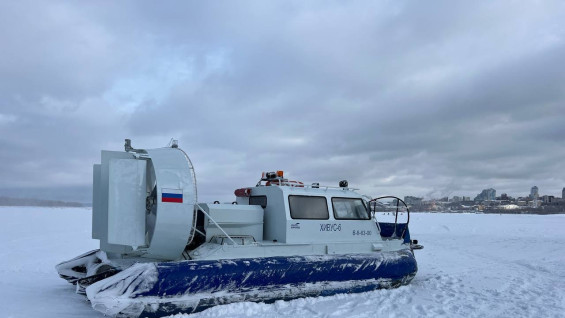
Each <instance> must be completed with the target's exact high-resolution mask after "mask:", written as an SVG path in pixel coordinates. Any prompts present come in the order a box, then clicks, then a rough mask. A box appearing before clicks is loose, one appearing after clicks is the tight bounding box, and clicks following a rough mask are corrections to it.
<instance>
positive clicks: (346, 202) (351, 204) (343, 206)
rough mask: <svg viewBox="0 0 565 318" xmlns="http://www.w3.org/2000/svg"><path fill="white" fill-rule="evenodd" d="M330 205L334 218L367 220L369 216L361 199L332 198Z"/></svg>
mask: <svg viewBox="0 0 565 318" xmlns="http://www.w3.org/2000/svg"><path fill="white" fill-rule="evenodd" d="M332 205H333V209H334V218H335V219H336V220H337V219H340V220H369V219H370V218H371V217H370V215H369V211H367V207H366V206H365V203H363V200H361V199H355V198H332Z"/></svg>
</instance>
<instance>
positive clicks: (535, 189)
mask: <svg viewBox="0 0 565 318" xmlns="http://www.w3.org/2000/svg"><path fill="white" fill-rule="evenodd" d="M530 199H532V200H537V199H539V189H538V187H537V186H533V187H532V189H531V190H530Z"/></svg>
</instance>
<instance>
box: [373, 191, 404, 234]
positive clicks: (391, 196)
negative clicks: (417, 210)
mask: <svg viewBox="0 0 565 318" xmlns="http://www.w3.org/2000/svg"><path fill="white" fill-rule="evenodd" d="M381 199H396V213H395V215H394V232H393V233H392V234H393V235H396V226H397V224H398V205H399V202H402V204H404V206H405V207H406V213H407V219H406V226H405V227H404V230H403V231H402V234H401V235H400V238H404V235H405V234H406V231H407V230H408V223H410V209H409V208H408V205H407V204H406V202H404V200H402V199H400V198H399V197H395V196H393V195H385V196H382V197H378V198H374V199H372V200H371V201H369V204H370V202H373V201H374V202H376V201H378V200H381ZM369 208H371V206H370V205H369Z"/></svg>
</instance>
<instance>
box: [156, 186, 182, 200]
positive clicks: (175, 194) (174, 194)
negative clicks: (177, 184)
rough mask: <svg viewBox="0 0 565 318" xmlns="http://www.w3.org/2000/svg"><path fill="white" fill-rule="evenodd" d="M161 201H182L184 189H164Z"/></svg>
mask: <svg viewBox="0 0 565 318" xmlns="http://www.w3.org/2000/svg"><path fill="white" fill-rule="evenodd" d="M161 202H173V203H182V189H163V191H162V193H161Z"/></svg>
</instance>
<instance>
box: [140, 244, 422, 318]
mask: <svg viewBox="0 0 565 318" xmlns="http://www.w3.org/2000/svg"><path fill="white" fill-rule="evenodd" d="M156 268H157V272H158V279H157V282H156V283H155V284H154V285H153V286H152V287H150V288H149V289H145V291H144V292H141V293H136V296H135V299H140V300H141V301H142V302H143V303H144V304H145V310H144V311H143V313H142V314H141V316H142V317H159V316H163V315H171V314H176V313H180V312H185V313H186V312H188V313H190V312H198V311H201V310H204V309H206V308H209V307H212V306H216V305H220V304H227V303H231V302H236V301H253V302H267V303H269V302H274V301H276V300H279V299H283V300H290V299H295V298H301V297H309V296H313V297H315V296H329V295H335V294H338V293H358V292H366V291H370V290H375V289H378V288H392V287H398V286H400V285H403V284H408V283H409V282H410V281H411V280H412V278H413V277H414V276H415V275H416V272H417V270H418V268H417V264H416V259H415V258H414V255H413V254H412V252H410V251H409V250H403V251H396V252H386V253H382V252H379V253H372V254H350V255H322V256H310V257H308V256H292V257H266V258H254V259H234V260H210V261H208V260H202V261H180V262H163V263H158V264H156ZM312 286H315V287H314V288H312ZM289 287H290V289H289ZM288 290H291V291H288ZM220 291H221V292H224V293H218V295H220V296H213V294H212V293H215V292H220ZM226 292H227V293H229V294H230V295H231V296H225V293H226ZM187 295H190V296H198V295H202V298H200V300H199V301H198V302H197V303H196V304H179V302H178V299H179V298H181V297H182V296H187ZM234 295H238V297H235V296H234ZM155 297H156V298H158V299H160V301H159V302H158V303H148V301H150V299H151V298H155ZM169 299H170V301H169ZM175 299H176V300H175Z"/></svg>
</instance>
